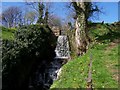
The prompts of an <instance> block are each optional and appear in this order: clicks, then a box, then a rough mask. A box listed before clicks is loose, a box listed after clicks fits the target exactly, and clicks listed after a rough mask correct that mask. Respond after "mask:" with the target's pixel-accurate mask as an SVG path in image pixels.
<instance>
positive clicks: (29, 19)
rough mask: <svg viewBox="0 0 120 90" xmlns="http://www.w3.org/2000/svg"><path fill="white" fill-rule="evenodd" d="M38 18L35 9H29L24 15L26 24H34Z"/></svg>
mask: <svg viewBox="0 0 120 90" xmlns="http://www.w3.org/2000/svg"><path fill="white" fill-rule="evenodd" d="M35 20H36V12H34V11H29V12H26V13H25V15H24V24H26V25H29V24H33V23H34V22H35Z"/></svg>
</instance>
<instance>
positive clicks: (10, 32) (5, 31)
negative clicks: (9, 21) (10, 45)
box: [0, 27, 16, 40]
mask: <svg viewBox="0 0 120 90" xmlns="http://www.w3.org/2000/svg"><path fill="white" fill-rule="evenodd" d="M0 28H1V29H2V33H1V35H0V36H2V39H9V40H13V39H14V31H15V30H16V29H14V28H11V29H10V28H5V27H0Z"/></svg>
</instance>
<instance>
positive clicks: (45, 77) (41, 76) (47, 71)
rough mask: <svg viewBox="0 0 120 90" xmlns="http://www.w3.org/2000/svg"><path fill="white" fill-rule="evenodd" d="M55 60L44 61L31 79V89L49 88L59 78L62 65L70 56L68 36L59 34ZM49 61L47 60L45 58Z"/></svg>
mask: <svg viewBox="0 0 120 90" xmlns="http://www.w3.org/2000/svg"><path fill="white" fill-rule="evenodd" d="M55 53H56V57H55V58H53V61H52V62H50V63H48V62H42V63H41V64H40V65H38V67H37V68H36V70H35V71H34V72H33V74H32V75H31V77H30V79H29V90H48V89H49V88H50V86H51V85H52V83H53V81H54V80H57V79H58V77H59V75H60V73H61V69H62V68H61V67H62V66H63V65H64V64H65V63H66V62H67V60H68V59H69V58H70V54H69V45H68V40H67V36H59V37H58V40H57V46H56V49H55ZM44 61H47V60H44Z"/></svg>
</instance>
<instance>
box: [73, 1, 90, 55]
mask: <svg viewBox="0 0 120 90" xmlns="http://www.w3.org/2000/svg"><path fill="white" fill-rule="evenodd" d="M73 6H74V8H75V10H76V15H77V18H76V23H75V27H76V30H75V43H76V53H77V55H78V56H79V55H82V54H84V53H85V52H86V50H87V47H88V38H87V28H86V27H87V18H86V14H85V12H86V6H85V2H73Z"/></svg>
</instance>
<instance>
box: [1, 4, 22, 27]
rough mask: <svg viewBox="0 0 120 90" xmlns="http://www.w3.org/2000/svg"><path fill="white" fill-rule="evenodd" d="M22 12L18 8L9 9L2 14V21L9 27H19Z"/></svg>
mask: <svg viewBox="0 0 120 90" xmlns="http://www.w3.org/2000/svg"><path fill="white" fill-rule="evenodd" d="M21 14H22V11H21V9H20V8H19V7H17V6H12V7H9V8H7V9H6V10H5V11H3V12H2V21H3V22H5V23H7V27H15V26H18V24H19V23H20V20H21Z"/></svg>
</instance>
